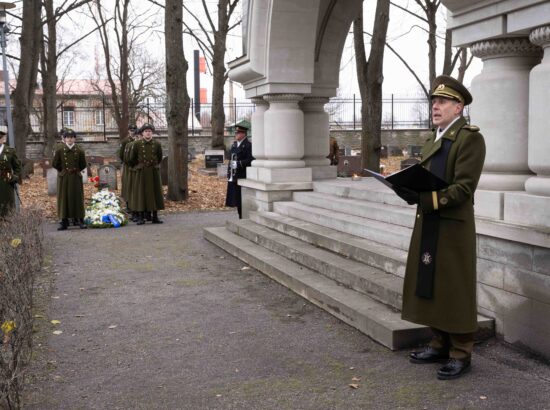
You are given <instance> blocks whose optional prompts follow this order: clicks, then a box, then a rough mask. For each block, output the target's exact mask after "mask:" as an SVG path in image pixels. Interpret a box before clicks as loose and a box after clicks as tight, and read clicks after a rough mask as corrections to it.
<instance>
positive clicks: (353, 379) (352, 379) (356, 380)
mask: <svg viewBox="0 0 550 410" xmlns="http://www.w3.org/2000/svg"><path fill="white" fill-rule="evenodd" d="M351 381H352V382H360V381H361V378H360V377H352V378H351Z"/></svg>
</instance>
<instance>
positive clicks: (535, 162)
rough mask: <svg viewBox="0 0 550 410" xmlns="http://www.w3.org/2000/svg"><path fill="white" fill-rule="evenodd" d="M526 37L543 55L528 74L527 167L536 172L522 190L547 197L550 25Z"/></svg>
mask: <svg viewBox="0 0 550 410" xmlns="http://www.w3.org/2000/svg"><path fill="white" fill-rule="evenodd" d="M529 39H530V40H531V42H532V43H533V44H536V45H538V46H541V47H543V48H544V58H543V60H542V62H541V63H540V64H539V65H538V66H536V67H535V68H533V70H531V74H530V77H529V168H530V169H531V171H533V172H534V173H536V174H537V175H536V176H534V177H531V178H529V179H528V180H527V181H526V183H525V190H526V191H527V192H528V193H530V194H534V195H543V196H548V197H550V160H549V155H550V138H549V135H548V133H549V132H550V101H549V97H550V25H548V26H544V27H539V28H537V29H535V30H533V31H532V32H531V35H530V36H529Z"/></svg>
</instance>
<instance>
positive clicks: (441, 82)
mask: <svg viewBox="0 0 550 410" xmlns="http://www.w3.org/2000/svg"><path fill="white" fill-rule="evenodd" d="M431 97H432V98H433V97H443V98H449V99H451V100H455V101H460V102H461V103H463V104H464V105H468V104H471V102H472V100H473V98H472V94H470V92H469V91H468V89H467V88H466V87H464V85H462V83H461V82H460V81H458V80H456V79H455V78H453V77H451V76H449V75H440V76H439V77H437V78H436V79H435V80H434V83H433V85H432V94H431Z"/></svg>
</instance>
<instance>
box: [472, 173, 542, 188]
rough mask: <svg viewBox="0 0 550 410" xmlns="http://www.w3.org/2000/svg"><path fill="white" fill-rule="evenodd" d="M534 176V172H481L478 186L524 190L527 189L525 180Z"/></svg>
mask: <svg viewBox="0 0 550 410" xmlns="http://www.w3.org/2000/svg"><path fill="white" fill-rule="evenodd" d="M532 176H533V175H532V174H501V173H488V172H484V173H482V174H481V178H480V179H479V184H478V185H477V188H478V189H485V190H488V191H523V190H524V189H525V181H527V180H528V179H529V178H530V177H532Z"/></svg>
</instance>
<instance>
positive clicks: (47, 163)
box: [40, 159, 52, 178]
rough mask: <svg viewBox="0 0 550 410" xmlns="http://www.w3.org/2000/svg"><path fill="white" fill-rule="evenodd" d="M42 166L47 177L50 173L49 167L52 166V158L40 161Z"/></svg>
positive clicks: (44, 175)
mask: <svg viewBox="0 0 550 410" xmlns="http://www.w3.org/2000/svg"><path fill="white" fill-rule="evenodd" d="M40 166H41V167H42V176H43V177H44V178H46V176H47V175H48V169H50V168H51V167H52V161H51V160H50V159H43V160H42V161H40Z"/></svg>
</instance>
